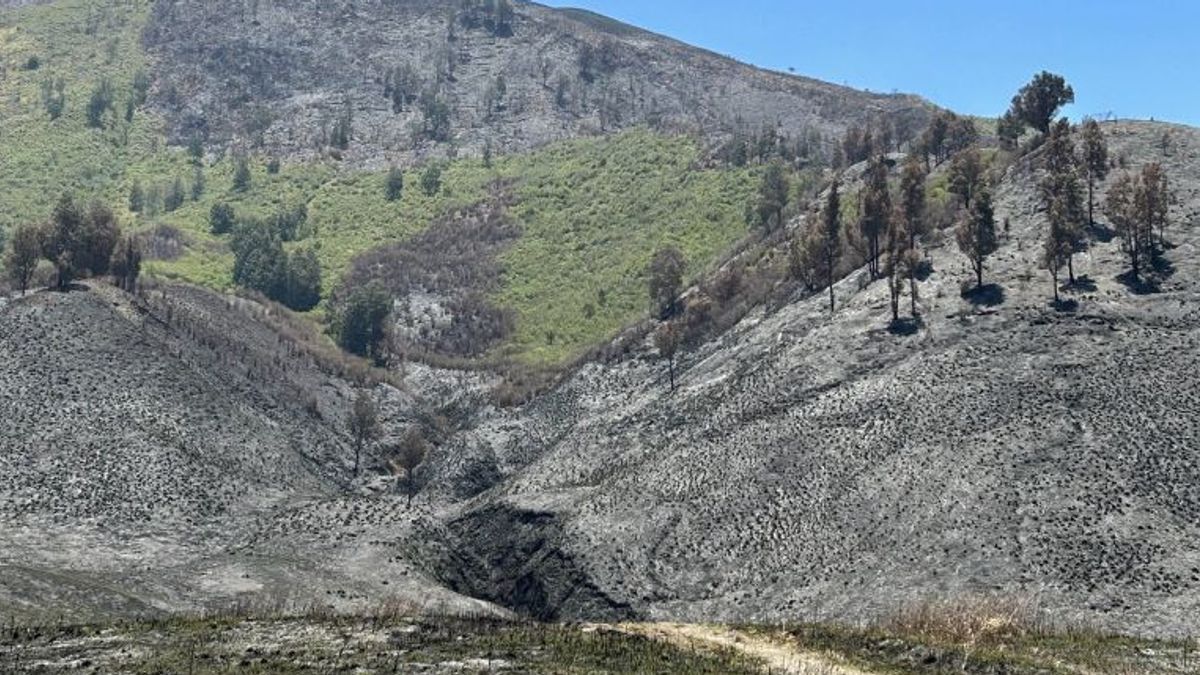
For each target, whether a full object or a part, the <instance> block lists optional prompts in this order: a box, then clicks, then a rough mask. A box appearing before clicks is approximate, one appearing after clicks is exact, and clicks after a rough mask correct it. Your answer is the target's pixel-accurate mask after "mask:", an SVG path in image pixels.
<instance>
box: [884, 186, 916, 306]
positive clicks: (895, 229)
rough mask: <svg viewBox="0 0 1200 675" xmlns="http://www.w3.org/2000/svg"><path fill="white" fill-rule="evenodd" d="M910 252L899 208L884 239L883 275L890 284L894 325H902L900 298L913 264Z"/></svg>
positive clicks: (903, 220)
mask: <svg viewBox="0 0 1200 675" xmlns="http://www.w3.org/2000/svg"><path fill="white" fill-rule="evenodd" d="M908 252H909V249H908V234H907V232H906V228H905V219H904V212H903V210H902V209H900V208H897V209H895V210H893V212H892V217H891V218H890V219H889V220H888V226H887V234H886V236H885V237H884V253H885V257H884V265H883V275H884V277H885V278H886V279H887V284H888V297H889V300H890V303H891V308H892V324H893V325H895V324H898V323H900V296H901V295H902V294H903V292H904V276H905V272H906V271H907V268H908V267H910V266H911V263H912V261H911V260H910V257H909V255H908Z"/></svg>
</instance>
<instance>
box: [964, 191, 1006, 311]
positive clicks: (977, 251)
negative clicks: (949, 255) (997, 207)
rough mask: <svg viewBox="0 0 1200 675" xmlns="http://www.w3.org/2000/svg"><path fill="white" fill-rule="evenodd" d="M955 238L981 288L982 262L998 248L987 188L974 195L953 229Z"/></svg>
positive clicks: (993, 216) (978, 286) (994, 220)
mask: <svg viewBox="0 0 1200 675" xmlns="http://www.w3.org/2000/svg"><path fill="white" fill-rule="evenodd" d="M955 239H956V240H957V241H958V249H959V250H960V251H962V252H963V253H964V254H965V255H966V256H967V258H968V259H969V260H970V261H971V269H973V270H975V282H976V287H977V288H981V287H982V286H983V266H984V263H985V262H986V261H987V258H988V256H990V255H991V254H993V253H995V252H996V249H997V248H998V244H997V240H996V219H995V214H994V212H993V210H992V196H991V194H990V193H989V192H988V191H987V190H983V191H981V192H979V193H978V194H977V195H976V198H975V200H974V202H973V204H972V206H971V209H970V210H969V212H968V214H967V215H966V217H964V218H963V219H962V221H961V222H960V223H959V225H958V229H957V230H956V231H955Z"/></svg>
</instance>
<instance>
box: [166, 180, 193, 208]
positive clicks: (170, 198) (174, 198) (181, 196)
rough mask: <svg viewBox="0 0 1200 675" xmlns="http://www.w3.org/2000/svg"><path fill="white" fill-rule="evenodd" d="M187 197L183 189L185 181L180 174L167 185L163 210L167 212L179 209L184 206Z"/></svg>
mask: <svg viewBox="0 0 1200 675" xmlns="http://www.w3.org/2000/svg"><path fill="white" fill-rule="evenodd" d="M186 199H187V193H185V192H184V191H183V181H182V180H180V178H179V177H178V176H176V177H175V180H173V181H171V183H170V185H168V186H167V191H166V192H165V193H164V194H163V210H164V211H166V212H167V213H170V212H172V211H175V210H177V209H178V208H179V207H181V206H183V202H184V201H185V200H186Z"/></svg>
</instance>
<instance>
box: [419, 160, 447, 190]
mask: <svg viewBox="0 0 1200 675" xmlns="http://www.w3.org/2000/svg"><path fill="white" fill-rule="evenodd" d="M421 189H422V190H424V191H425V194H426V195H427V196H430V197H433V196H434V195H436V194H437V193H439V192H441V190H442V165H441V164H430V165H429V166H428V167H426V168H425V171H424V172H423V173H422V174H421Z"/></svg>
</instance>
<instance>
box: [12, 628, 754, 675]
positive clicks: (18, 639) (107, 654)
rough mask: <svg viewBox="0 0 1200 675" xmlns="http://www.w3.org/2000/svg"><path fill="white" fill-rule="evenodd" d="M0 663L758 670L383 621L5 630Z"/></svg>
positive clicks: (220, 668)
mask: <svg viewBox="0 0 1200 675" xmlns="http://www.w3.org/2000/svg"><path fill="white" fill-rule="evenodd" d="M101 636H103V637H101ZM70 645H74V646H70ZM64 649H65V650H66V651H65V652H64V651H63V650H64ZM0 654H3V655H4V656H3V657H0V664H3V666H4V667H5V672H15V673H22V672H44V669H45V664H46V663H57V662H58V659H60V658H63V655H64V654H65V655H66V657H67V658H69V659H71V660H72V662H86V663H89V664H91V665H92V666H94V667H96V668H98V669H99V670H101V671H104V672H111V671H118V670H119V671H120V672H128V673H146V674H149V673H194V674H195V675H207V674H210V673H214V674H215V673H230V672H237V673H250V674H254V673H263V674H265V673H297V674H306V673H312V674H314V675H315V674H318V673H333V672H338V673H340V672H372V673H374V672H379V673H393V672H396V673H408V672H471V673H477V672H497V671H499V672H521V673H535V674H537V673H545V674H549V673H554V674H556V675H557V674H563V675H583V674H585V673H586V674H596V675H603V674H605V673H612V674H614V675H616V674H624V673H659V674H663V675H670V674H671V673H688V674H701V675H703V674H712V675H716V674H721V675H751V674H757V673H761V672H763V670H762V669H761V668H760V667H759V665H758V663H757V662H756V661H754V660H752V659H749V658H747V657H743V656H740V655H738V654H735V653H734V652H733V651H731V650H727V649H719V648H715V647H714V648H704V647H683V646H675V645H673V644H669V643H667V642H664V641H659V640H654V639H651V638H648V637H643V636H639V635H631V634H628V633H626V632H622V631H617V630H612V629H596V630H588V629H585V628H582V627H579V626H565V625H552V624H538V623H530V622H517V621H512V622H509V621H497V620H487V619H455V618H407V617H404V616H398V615H396V616H393V615H390V614H389V615H385V616H371V617H366V616H355V617H349V616H347V617H336V616H327V615H323V614H321V613H315V614H313V615H311V616H307V617H295V618H292V617H270V618H267V617H264V618H249V617H241V616H214V617H208V618H178V619H168V620H163V621H146V622H138V623H128V624H113V625H106V626H65V625H61V624H59V625H55V626H37V627H24V626H8V625H6V626H5V627H4V630H3V631H2V632H0Z"/></svg>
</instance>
